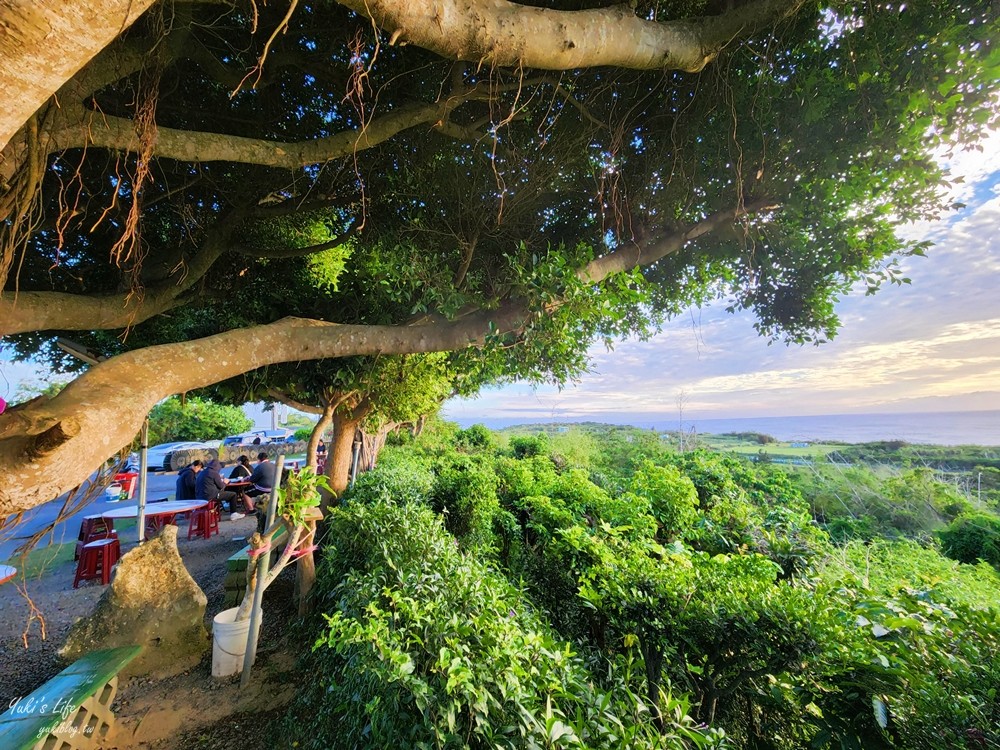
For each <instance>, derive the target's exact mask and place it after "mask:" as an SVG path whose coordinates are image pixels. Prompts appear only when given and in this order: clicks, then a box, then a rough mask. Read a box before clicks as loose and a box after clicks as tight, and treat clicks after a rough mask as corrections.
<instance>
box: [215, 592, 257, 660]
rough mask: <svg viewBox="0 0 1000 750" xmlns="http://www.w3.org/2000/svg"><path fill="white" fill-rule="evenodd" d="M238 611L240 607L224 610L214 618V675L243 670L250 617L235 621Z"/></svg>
mask: <svg viewBox="0 0 1000 750" xmlns="http://www.w3.org/2000/svg"><path fill="white" fill-rule="evenodd" d="M238 611H239V607H233V608H232V609H226V610H223V611H222V612H219V614H217V615H216V616H215V618H214V619H213V620H212V677H229V676H230V675H234V674H239V673H240V672H242V671H243V655H244V654H245V653H246V650H247V634H248V633H249V632H250V619H249V618H247V619H246V620H244V621H243V622H235V620H236V613H237V612H238ZM262 614H263V613H262Z"/></svg>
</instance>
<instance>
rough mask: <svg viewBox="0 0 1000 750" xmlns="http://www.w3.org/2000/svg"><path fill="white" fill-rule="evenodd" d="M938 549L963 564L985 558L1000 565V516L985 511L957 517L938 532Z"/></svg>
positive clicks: (992, 563)
mask: <svg viewBox="0 0 1000 750" xmlns="http://www.w3.org/2000/svg"><path fill="white" fill-rule="evenodd" d="M940 537H941V549H942V550H943V551H944V553H945V554H946V555H948V557H950V558H952V559H953V560H958V561H959V562H964V563H975V562H977V561H979V560H985V561H986V562H988V563H989V564H990V565H993V566H995V567H997V568H1000V518H998V517H996V516H994V515H990V514H988V513H970V514H968V515H965V516H960V517H958V518H956V519H955V520H954V521H952V522H951V524H950V525H949V526H948V528H946V529H942V530H941V532H940Z"/></svg>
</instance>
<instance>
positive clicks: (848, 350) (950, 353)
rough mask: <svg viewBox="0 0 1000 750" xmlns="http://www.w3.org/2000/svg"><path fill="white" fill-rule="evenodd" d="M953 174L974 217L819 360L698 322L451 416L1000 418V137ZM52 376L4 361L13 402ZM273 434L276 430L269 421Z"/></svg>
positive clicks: (465, 405) (958, 220)
mask: <svg viewBox="0 0 1000 750" xmlns="http://www.w3.org/2000/svg"><path fill="white" fill-rule="evenodd" d="M983 147H984V151H983V152H982V153H980V152H978V151H969V152H961V153H958V154H956V155H955V157H954V158H953V159H951V160H950V161H949V166H950V167H951V169H952V173H953V174H954V175H962V176H964V177H965V183H964V184H962V185H959V186H956V189H955V191H954V198H955V199H956V200H959V201H963V202H965V203H966V204H967V208H966V209H964V210H962V211H961V212H958V213H955V214H952V215H950V216H949V217H948V218H947V219H946V220H944V221H940V222H937V223H934V224H929V223H928V224H922V225H919V226H917V225H915V226H912V227H909V228H908V229H907V232H908V234H909V236H911V237H914V238H925V239H930V240H932V241H933V242H934V243H935V246H934V247H933V248H931V250H930V251H929V252H928V257H926V258H911V259H906V261H905V263H904V266H903V267H904V270H905V272H906V275H908V276H910V277H911V278H912V284H911V285H906V286H902V287H895V286H893V287H887V288H885V289H883V290H882V291H881V292H879V293H878V294H877V295H875V296H874V297H865V296H864V295H863V294H857V295H854V296H851V297H848V298H846V299H844V300H843V301H842V302H841V303H840V305H839V307H838V311H839V313H840V317H841V320H842V323H843V325H842V329H841V332H840V334H839V335H838V336H837V338H836V339H834V340H833V341H832V342H830V343H828V344H824V345H822V346H819V347H812V346H810V347H785V346H783V345H779V344H776V345H772V346H768V345H767V342H766V341H765V340H763V339H761V338H759V337H758V336H757V335H756V333H755V331H754V330H753V327H752V320H751V318H750V316H749V315H746V314H738V315H729V314H727V313H725V312H724V310H723V307H724V305H722V304H719V305H717V306H714V307H709V308H705V309H702V310H696V309H695V310H690V311H688V312H687V313H686V314H685V315H683V316H681V317H680V318H678V319H676V320H674V321H672V322H671V323H670V324H669V325H667V326H666V327H665V329H664V330H663V332H662V333H660V334H659V335H657V336H656V337H654V338H653V339H651V340H649V341H645V342H640V341H622V342H619V344H618V345H617V346H616V347H615V351H613V352H607V351H605V350H604V348H603V347H599V348H596V349H595V350H594V351H593V367H592V372H591V373H590V374H588V375H586V376H585V377H584V378H583V379H582V380H581V381H580V382H579V383H578V384H576V385H574V386H570V387H567V388H565V389H563V390H561V391H560V390H559V389H556V388H553V387H540V388H533V387H532V386H529V385H514V386H509V387H506V388H503V389H492V390H488V391H486V392H484V393H483V394H482V395H481V396H480V397H479V398H477V399H471V400H460V399H456V400H453V401H451V402H449V403H448V404H446V406H445V409H444V414H445V416H446V417H448V418H451V419H460V420H462V421H480V420H482V421H486V422H490V421H494V420H511V419H513V420H521V421H539V420H545V421H551V420H559V419H596V420H601V419H604V420H607V421H624V422H627V421H629V420H633V421H640V420H650V419H655V418H658V417H661V418H662V417H666V418H676V417H677V414H678V401H679V400H681V401H683V409H684V416H685V419H708V418H716V417H718V418H735V417H754V416H800V415H813V414H849V413H871V412H923V411H952V410H970V411H972V410H983V409H1000V239H998V236H997V235H998V230H1000V136H995V137H993V138H991V139H989V140H987V141H986V142H984V144H983ZM46 375H47V373H46V372H45V371H44V370H41V369H40V368H38V367H37V366H34V365H32V364H30V363H13V362H9V361H7V360H6V358H5V357H4V356H3V353H2V351H0V397H3V398H5V399H8V400H10V399H11V398H12V397H13V395H14V394H15V393H16V391H17V385H18V383H20V382H31V381H33V380H34V381H38V380H42V379H44V378H45V377H46ZM264 421H268V422H269V419H267V420H264Z"/></svg>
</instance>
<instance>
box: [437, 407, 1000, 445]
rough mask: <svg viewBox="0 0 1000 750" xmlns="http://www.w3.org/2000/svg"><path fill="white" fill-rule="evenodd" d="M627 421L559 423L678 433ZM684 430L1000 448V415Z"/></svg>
mask: <svg viewBox="0 0 1000 750" xmlns="http://www.w3.org/2000/svg"><path fill="white" fill-rule="evenodd" d="M641 416H642V417H645V419H631V418H629V416H628V415H615V416H614V418H608V417H602V416H597V415H595V416H584V417H579V418H575V419H569V418H560V419H557V420H553V421H556V422H560V423H572V422H606V423H609V424H621V425H632V426H634V427H641V428H645V429H650V428H652V429H656V430H676V429H678V426H679V425H678V419H677V416H676V415H674V416H672V417H671V416H669V415H663V417H662V418H660V419H655V418H654V419H649V416H654V415H646V414H643V415H641ZM455 421H457V422H458V423H459V424H461V425H462V426H463V427H468V426H469V425H471V424H474V423H475V422H477V421H478V422H481V423H482V424H485V425H486V426H487V427H492V428H494V429H499V428H501V427H509V426H513V425H517V424H526V423H529V420H524V419H522V420H518V419H510V418H506V419H490V418H483V419H481V420H475V419H456V420H455ZM682 424H683V427H684V430H685V431H688V432H690V431H692V430H694V431H696V432H699V433H710V434H715V435H718V434H721V433H724V432H763V433H765V434H767V435H772V436H773V437H775V438H777V439H778V440H789V441H799V440H801V441H809V442H819V441H825V440H838V441H843V442H847V443H864V442H868V441H871V440H905V441H907V442H909V443H934V444H937V445H991V446H992V445H1000V411H953V412H928V413H923V414H825V415H815V416H809V417H746V418H741V419H698V418H693V419H687V418H685V419H684V420H683V423H682Z"/></svg>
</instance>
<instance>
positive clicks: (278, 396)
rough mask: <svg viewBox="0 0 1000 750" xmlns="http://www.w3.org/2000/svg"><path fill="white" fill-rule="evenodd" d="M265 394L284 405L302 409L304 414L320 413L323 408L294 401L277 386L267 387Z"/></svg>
mask: <svg viewBox="0 0 1000 750" xmlns="http://www.w3.org/2000/svg"><path fill="white" fill-rule="evenodd" d="M267 395H268V396H270V397H271V398H273V399H274V400H275V401H278V402H279V403H282V404H284V405H285V406H290V407H292V408H293V409H298V410H299V411H304V412H305V413H306V414H322V413H323V408H322V407H319V406H313V405H311V404H307V403H305V402H303V401H296V400H295V399H294V398H292V397H291V396H289V395H288V394H287V393H285V392H284V391H281V390H278V389H277V388H268V389H267Z"/></svg>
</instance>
